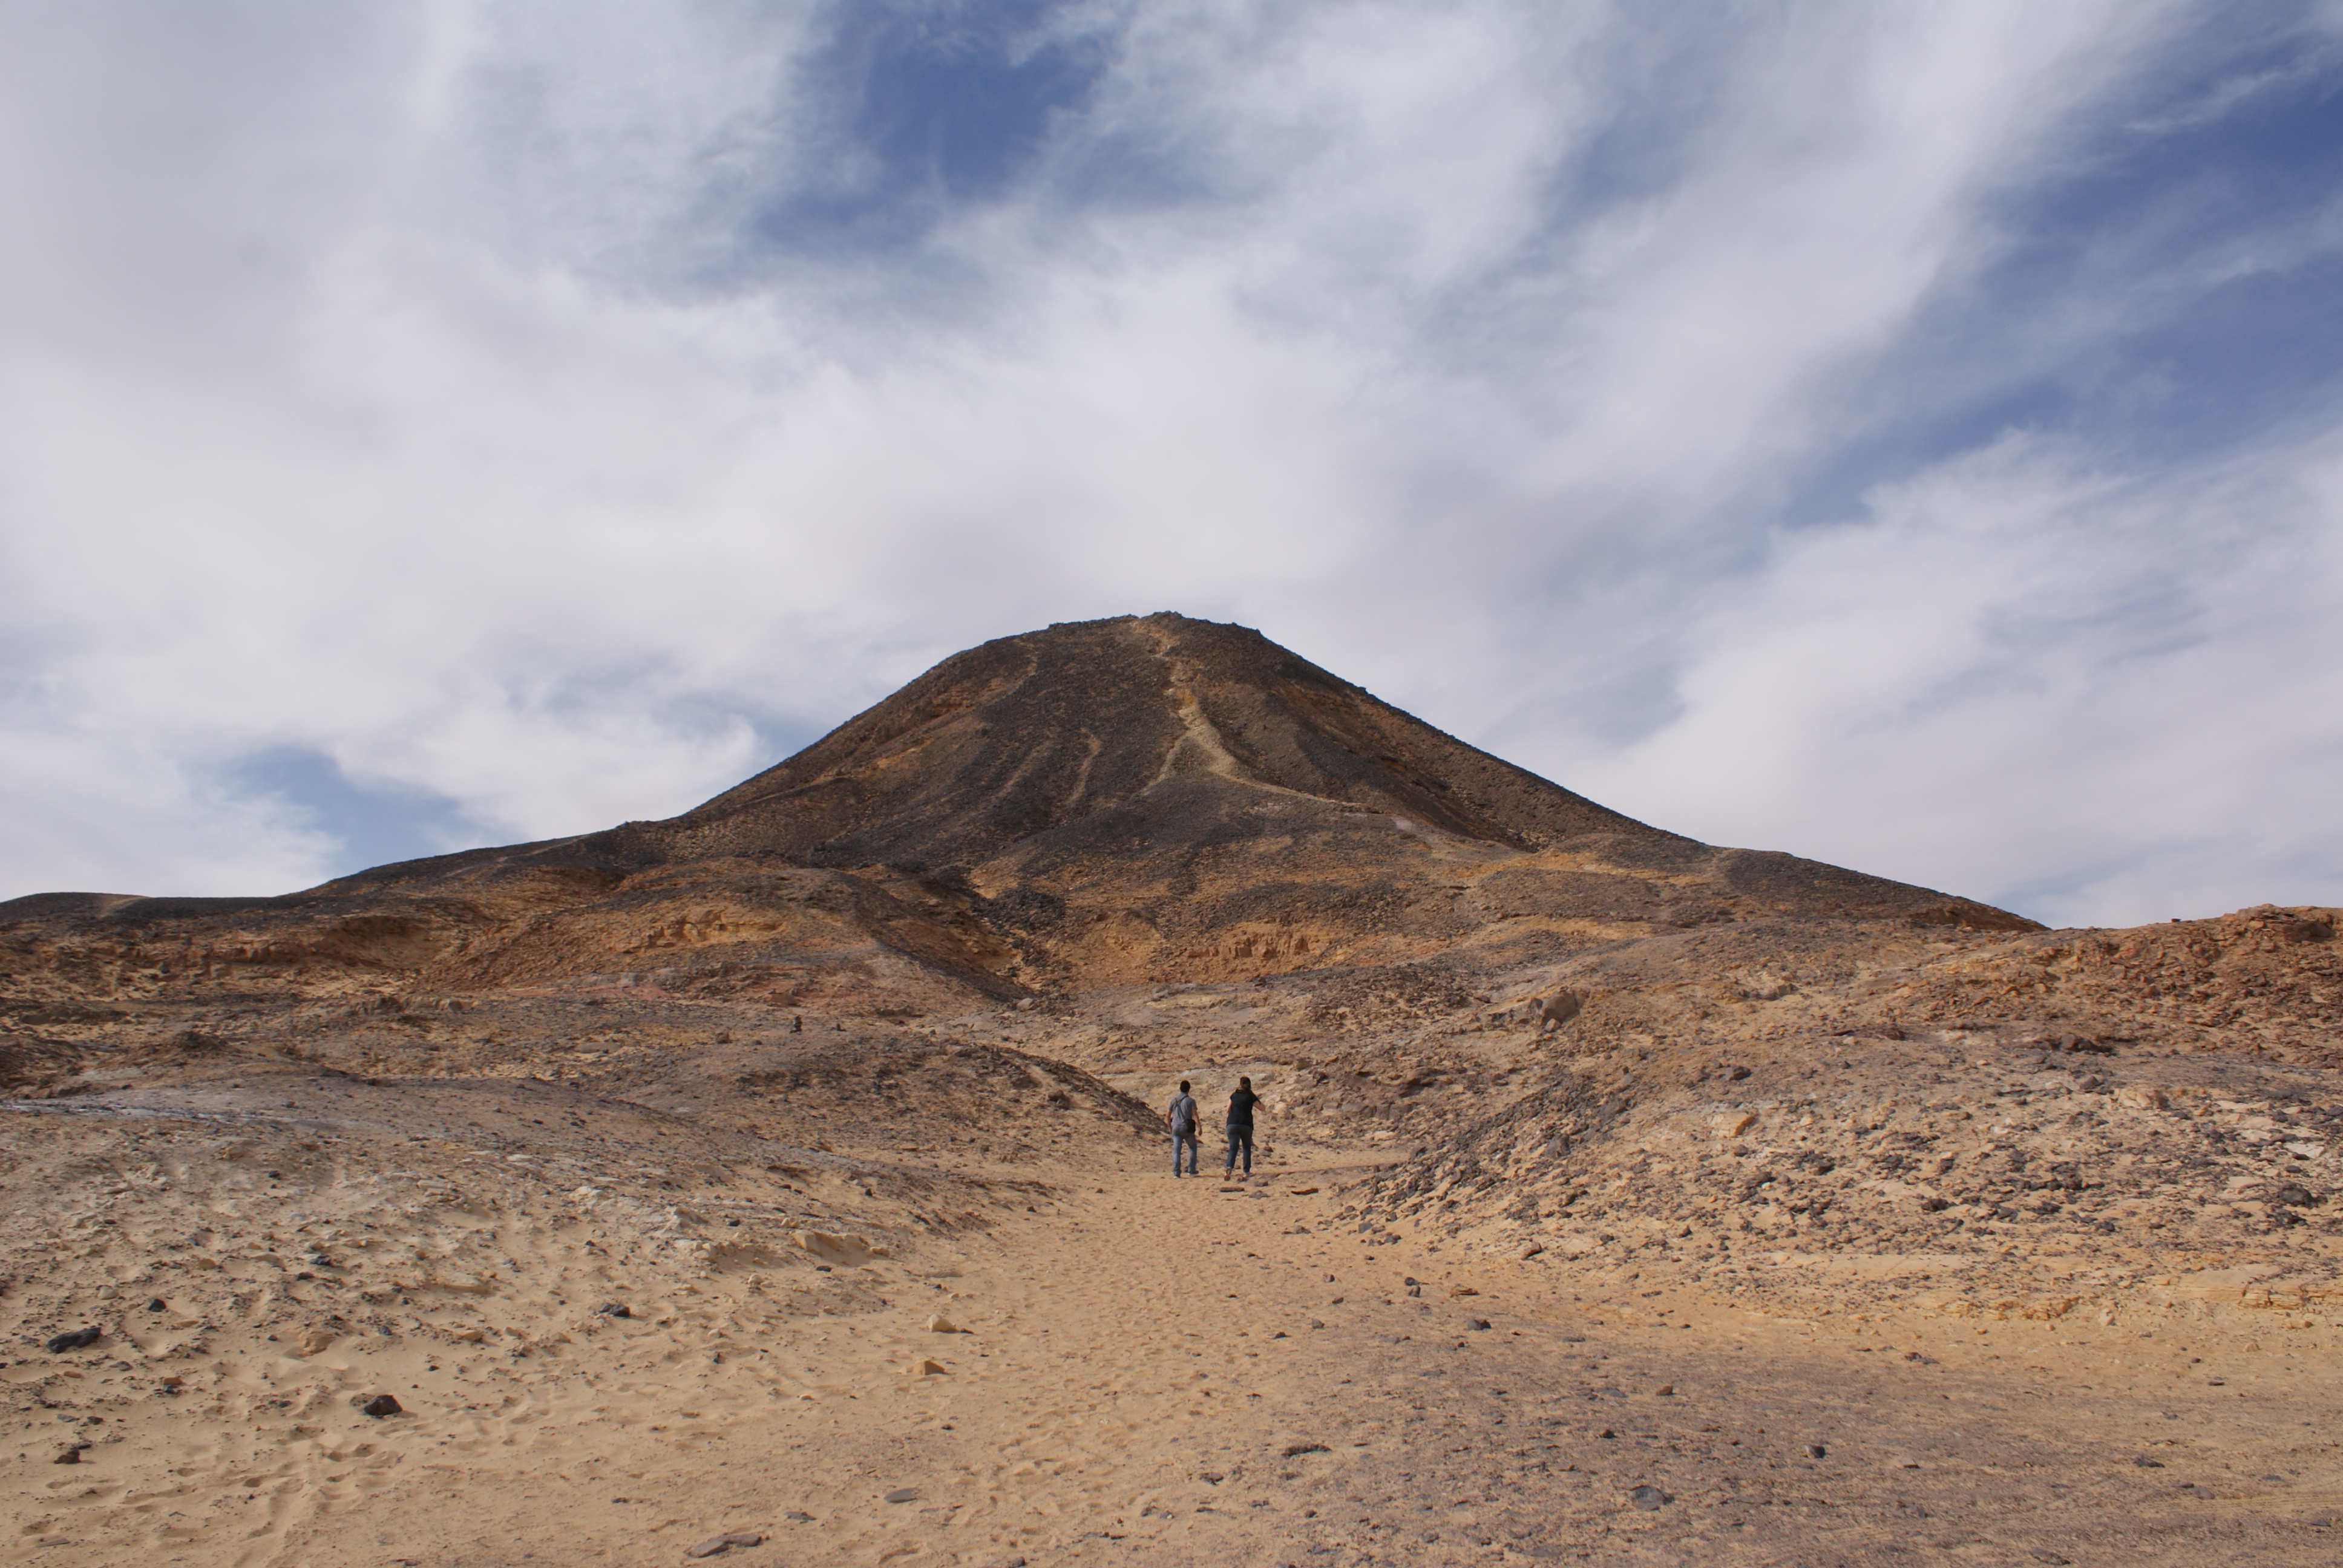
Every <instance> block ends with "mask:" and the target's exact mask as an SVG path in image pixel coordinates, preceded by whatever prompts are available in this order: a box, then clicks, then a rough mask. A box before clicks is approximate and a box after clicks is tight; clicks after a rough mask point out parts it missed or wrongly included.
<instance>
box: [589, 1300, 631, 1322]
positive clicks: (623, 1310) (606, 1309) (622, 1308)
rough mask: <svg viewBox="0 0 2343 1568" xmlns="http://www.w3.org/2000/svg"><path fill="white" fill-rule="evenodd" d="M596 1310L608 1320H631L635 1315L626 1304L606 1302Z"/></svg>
mask: <svg viewBox="0 0 2343 1568" xmlns="http://www.w3.org/2000/svg"><path fill="white" fill-rule="evenodd" d="M594 1310H595V1311H596V1312H599V1313H600V1314H601V1315H602V1316H604V1317H606V1318H631V1317H633V1316H634V1315H635V1314H634V1312H632V1311H631V1310H630V1309H629V1308H628V1305H627V1303H626V1302H603V1303H602V1304H601V1305H600V1306H598V1307H596V1308H595V1309H594Z"/></svg>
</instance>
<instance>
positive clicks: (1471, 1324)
mask: <svg viewBox="0 0 2343 1568" xmlns="http://www.w3.org/2000/svg"><path fill="white" fill-rule="evenodd" d="M1464 1326H1465V1327H1466V1328H1468V1329H1471V1330H1472V1331H1473V1332H1475V1333H1478V1332H1481V1331H1482V1330H1483V1329H1485V1328H1487V1327H1488V1326H1489V1320H1488V1319H1486V1318H1466V1319H1465V1320H1464Z"/></svg>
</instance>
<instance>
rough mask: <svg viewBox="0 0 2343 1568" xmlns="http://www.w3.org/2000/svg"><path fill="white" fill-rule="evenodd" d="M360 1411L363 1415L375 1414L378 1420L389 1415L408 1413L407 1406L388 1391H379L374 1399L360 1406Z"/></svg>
mask: <svg viewBox="0 0 2343 1568" xmlns="http://www.w3.org/2000/svg"><path fill="white" fill-rule="evenodd" d="M358 1412H359V1413H360V1414H362V1415H370V1416H373V1417H374V1418H375V1419H376V1420H377V1421H380V1420H381V1419H382V1418H383V1417H384V1416H387V1415H403V1414H405V1413H406V1410H405V1408H404V1407H403V1406H401V1405H400V1404H399V1402H398V1401H397V1400H395V1399H393V1398H392V1397H391V1396H390V1395H388V1394H387V1393H378V1394H377V1395H375V1396H374V1397H373V1398H372V1399H370V1400H368V1401H367V1402H366V1403H364V1404H362V1405H360V1406H358Z"/></svg>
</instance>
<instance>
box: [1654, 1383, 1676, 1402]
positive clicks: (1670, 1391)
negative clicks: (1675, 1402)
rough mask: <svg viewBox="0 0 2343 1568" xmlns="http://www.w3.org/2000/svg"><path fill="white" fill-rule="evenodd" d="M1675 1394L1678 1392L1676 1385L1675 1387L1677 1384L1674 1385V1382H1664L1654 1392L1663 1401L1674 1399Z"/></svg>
mask: <svg viewBox="0 0 2343 1568" xmlns="http://www.w3.org/2000/svg"><path fill="white" fill-rule="evenodd" d="M1652 1392H1654V1394H1656V1395H1658V1396H1659V1397H1660V1398H1662V1399H1669V1398H1673V1397H1674V1394H1675V1392H1676V1385H1675V1384H1674V1383H1672V1382H1664V1383H1662V1384H1661V1385H1660V1386H1659V1387H1657V1388H1655V1389H1654V1390H1653V1391H1652Z"/></svg>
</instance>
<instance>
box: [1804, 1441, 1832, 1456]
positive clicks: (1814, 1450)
mask: <svg viewBox="0 0 2343 1568" xmlns="http://www.w3.org/2000/svg"><path fill="white" fill-rule="evenodd" d="M1806 1457H1807V1458H1808V1459H1827V1458H1829V1457H1830V1450H1829V1449H1827V1448H1825V1447H1824V1446H1823V1445H1822V1444H1821V1443H1819V1442H1810V1443H1808V1444H1806Z"/></svg>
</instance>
